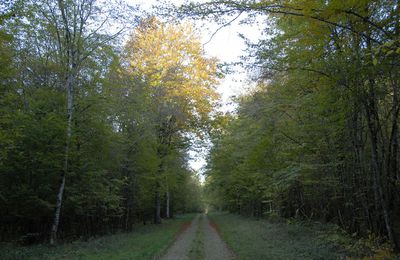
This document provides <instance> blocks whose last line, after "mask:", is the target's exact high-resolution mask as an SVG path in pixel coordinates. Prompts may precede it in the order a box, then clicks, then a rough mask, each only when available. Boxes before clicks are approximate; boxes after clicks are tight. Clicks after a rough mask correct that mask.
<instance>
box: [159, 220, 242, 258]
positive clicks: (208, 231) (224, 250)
mask: <svg viewBox="0 0 400 260" xmlns="http://www.w3.org/2000/svg"><path fill="white" fill-rule="evenodd" d="M198 229H201V230H200V231H201V232H198ZM199 233H201V234H202V235H201V239H202V240H203V241H202V242H203V243H202V244H203V245H204V250H203V252H204V254H203V255H202V256H201V257H199V258H195V259H196V260H199V259H202V258H203V257H204V259H205V260H231V259H235V256H234V254H233V253H232V252H231V251H230V250H229V249H228V247H227V245H226V244H225V242H224V241H223V240H222V239H221V237H220V236H219V234H218V232H217V230H216V227H215V226H214V225H211V223H210V220H209V219H208V217H207V215H205V214H203V215H197V216H196V217H195V219H194V220H193V221H192V223H191V225H190V226H189V228H188V229H186V230H185V231H184V232H183V233H182V234H181V235H180V236H179V237H178V238H177V239H176V241H175V243H174V244H173V245H172V246H171V247H170V248H169V249H168V250H167V252H166V253H165V254H164V255H163V256H162V257H161V258H160V259H161V260H194V259H193V256H192V257H190V250H191V246H193V244H194V243H193V242H194V241H195V239H196V234H199ZM197 239H199V238H197Z"/></svg>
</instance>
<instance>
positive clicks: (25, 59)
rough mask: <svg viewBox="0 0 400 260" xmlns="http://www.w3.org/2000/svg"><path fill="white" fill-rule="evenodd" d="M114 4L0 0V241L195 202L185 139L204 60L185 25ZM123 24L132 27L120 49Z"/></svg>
mask: <svg viewBox="0 0 400 260" xmlns="http://www.w3.org/2000/svg"><path fill="white" fill-rule="evenodd" d="M118 2H119V1H116V2H113V1H106V2H104V1H94V0H79V1H78V0H76V1H75V0H68V1H62V0H60V1H45V0H44V1H14V2H13V1H11V2H7V3H5V4H4V5H3V6H2V11H4V12H3V13H2V15H1V17H0V19H1V20H0V26H1V27H0V29H1V31H0V53H1V59H0V92H1V96H0V104H1V105H0V117H1V121H0V143H1V146H0V212H1V213H0V237H1V239H2V240H10V239H18V238H20V237H21V236H23V239H22V241H21V242H30V240H38V239H40V240H48V238H49V233H51V240H50V241H51V242H53V243H54V242H55V241H56V238H57V237H70V236H91V235H95V234H99V233H105V232H113V231H115V230H130V229H131V228H132V227H133V225H134V224H135V223H138V222H146V221H152V220H153V218H155V221H156V222H160V218H161V217H172V216H173V214H175V213H177V212H178V213H179V212H188V211H199V210H201V208H202V205H201V201H200V200H199V199H198V198H200V192H201V187H200V182H199V179H198V177H197V176H196V174H195V173H194V172H192V170H190V168H189V167H188V165H187V161H188V158H187V157H188V156H187V150H188V148H189V145H190V140H189V139H188V136H189V135H190V134H195V133H201V132H203V131H204V129H205V128H207V125H208V124H209V122H208V121H209V120H208V115H209V113H210V111H211V110H212V107H213V106H214V103H215V99H216V98H217V96H216V94H215V92H214V85H215V84H216V82H217V81H216V79H217V78H216V73H215V63H216V61H215V60H213V59H208V58H205V57H203V54H202V50H201V47H202V46H201V45H200V43H199V38H198V36H197V35H196V34H195V33H194V32H193V29H192V28H191V27H190V26H189V25H187V24H184V25H176V24H175V25H165V24H163V23H161V22H158V21H157V20H155V19H154V18H145V19H141V18H140V17H138V16H137V13H133V14H130V13H127V12H128V10H130V9H129V8H127V7H126V6H119V5H117V4H118ZM124 7H125V8H126V9H124ZM121 9H122V10H123V11H124V13H119V12H120V11H121ZM132 17H133V19H130V20H123V19H128V18H132ZM111 22H112V23H111ZM124 23H130V24H129V25H132V24H133V25H135V26H134V27H135V29H134V30H133V33H132V34H131V36H130V38H129V39H130V40H129V41H128V43H127V44H126V45H125V46H124V47H121V44H119V42H120V41H119V39H121V38H123V37H124V35H125V34H123V33H124V31H122V30H120V29H119V28H118V26H119V25H122V26H121V28H128V27H126V25H124ZM110 26H113V27H112V29H111V30H108V29H107V28H109V27H110ZM130 32H132V30H131V31H130ZM122 49H123V50H122ZM154 50H158V52H157V53H155V52H153V51H154ZM139 54H141V55H142V56H139ZM146 58H148V60H145V59H146ZM164 58H165V62H167V61H168V64H166V63H165V64H164V63H157V62H158V61H160V60H162V59H164ZM150 59H152V60H150ZM140 62H142V63H140ZM178 72H180V73H178ZM50 231H51V232H50ZM24 240H26V241H24Z"/></svg>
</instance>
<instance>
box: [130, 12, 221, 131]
mask: <svg viewBox="0 0 400 260" xmlns="http://www.w3.org/2000/svg"><path fill="white" fill-rule="evenodd" d="M125 59H126V60H125V61H126V65H127V66H128V71H129V72H130V73H132V74H133V75H135V76H136V77H138V78H139V79H140V80H141V81H143V82H144V83H145V85H146V86H147V87H148V89H149V92H150V94H151V96H152V98H154V102H156V103H157V104H160V105H161V108H160V107H159V109H161V113H163V114H165V115H166V116H169V115H171V116H175V117H176V120H177V121H178V122H181V123H183V124H187V123H188V122H190V121H193V120H194V121H197V120H205V119H207V118H208V115H209V113H210V112H211V111H212V109H213V107H214V105H215V103H216V101H217V99H218V94H217V92H216V90H215V86H216V85H217V84H218V77H217V66H216V64H217V60H216V59H215V58H207V57H205V55H204V53H203V49H202V45H201V42H200V38H199V36H198V35H197V33H196V32H195V31H194V29H193V27H192V26H191V25H190V24H189V23H183V24H179V25H176V24H163V23H161V22H159V21H158V20H156V19H155V18H148V19H145V20H142V22H141V23H140V25H139V26H138V27H137V28H136V29H135V30H134V32H133V33H132V35H131V37H130V39H129V41H128V42H127V44H126V47H125Z"/></svg>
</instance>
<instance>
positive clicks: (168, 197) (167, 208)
mask: <svg viewBox="0 0 400 260" xmlns="http://www.w3.org/2000/svg"><path fill="white" fill-rule="evenodd" d="M169 199H170V196H169V189H168V187H167V192H166V194H165V200H166V201H165V217H166V218H170V214H169Z"/></svg>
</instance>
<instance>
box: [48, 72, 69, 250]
mask: <svg viewBox="0 0 400 260" xmlns="http://www.w3.org/2000/svg"><path fill="white" fill-rule="evenodd" d="M66 87H67V136H66V140H65V156H64V169H63V172H62V173H61V181H60V187H59V189H58V193H57V202H56V208H55V213H54V218H53V225H52V227H51V234H50V244H51V245H54V244H55V243H56V239H57V231H58V225H59V222H60V214H61V207H62V202H63V195H64V188H65V177H66V175H67V173H68V161H69V146H70V142H71V135H72V116H73V76H72V75H69V76H68V77H67V84H66Z"/></svg>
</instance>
